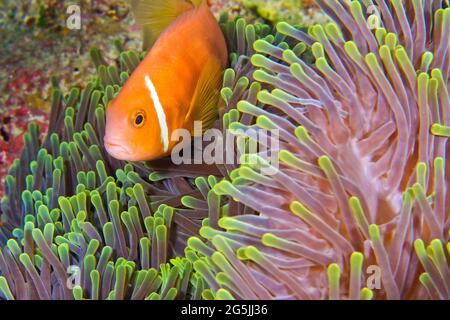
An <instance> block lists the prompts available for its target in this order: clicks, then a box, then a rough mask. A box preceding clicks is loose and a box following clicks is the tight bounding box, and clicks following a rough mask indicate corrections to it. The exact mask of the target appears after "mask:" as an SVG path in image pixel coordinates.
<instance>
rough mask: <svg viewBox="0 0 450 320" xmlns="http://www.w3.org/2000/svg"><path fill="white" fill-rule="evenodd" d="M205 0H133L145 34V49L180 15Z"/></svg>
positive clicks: (132, 8) (132, 6)
mask: <svg viewBox="0 0 450 320" xmlns="http://www.w3.org/2000/svg"><path fill="white" fill-rule="evenodd" d="M203 1H204V0H194V1H190V0H131V10H132V12H133V14H134V17H135V19H136V21H137V23H138V24H139V25H140V26H141V27H142V30H143V34H144V44H143V47H144V50H149V49H150V48H151V47H152V45H153V44H154V43H155V41H156V39H158V37H159V35H160V34H161V33H162V32H163V30H164V29H166V28H167V26H168V25H169V24H170V23H171V22H172V21H173V20H175V19H176V18H177V17H178V16H179V15H181V14H183V13H184V12H186V11H189V10H192V9H193V8H194V5H196V3H199V4H201V3H202V2H203Z"/></svg>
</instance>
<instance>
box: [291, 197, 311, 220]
mask: <svg viewBox="0 0 450 320" xmlns="http://www.w3.org/2000/svg"><path fill="white" fill-rule="evenodd" d="M289 208H290V209H291V211H292V213H294V214H295V215H296V216H298V217H300V218H302V219H305V218H308V217H310V216H311V215H312V213H311V212H310V211H309V210H308V209H307V208H306V207H305V206H304V205H303V204H302V203H300V202H298V201H294V202H292V203H291V205H290V206H289Z"/></svg>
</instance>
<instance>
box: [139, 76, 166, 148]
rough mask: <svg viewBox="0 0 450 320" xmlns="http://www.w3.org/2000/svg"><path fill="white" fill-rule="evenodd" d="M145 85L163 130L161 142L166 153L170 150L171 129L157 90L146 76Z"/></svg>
mask: <svg viewBox="0 0 450 320" xmlns="http://www.w3.org/2000/svg"><path fill="white" fill-rule="evenodd" d="M145 84H146V85H147V88H148V90H149V91H150V96H151V97H152V100H153V104H154V106H155V110H156V114H157V115H158V122H159V127H160V128H161V140H162V141H163V146H164V152H166V151H167V150H168V149H169V129H168V128H167V121H166V114H165V112H164V109H163V107H162V105H161V101H159V97H158V93H157V92H156V88H155V86H154V85H153V82H152V80H151V79H150V77H149V76H148V75H146V76H145Z"/></svg>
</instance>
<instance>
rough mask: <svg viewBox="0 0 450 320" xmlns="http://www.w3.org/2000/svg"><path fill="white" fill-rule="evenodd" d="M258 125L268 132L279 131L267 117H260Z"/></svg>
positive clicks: (257, 120)
mask: <svg viewBox="0 0 450 320" xmlns="http://www.w3.org/2000/svg"><path fill="white" fill-rule="evenodd" d="M256 124H257V125H258V126H260V127H261V128H262V129H266V130H276V129H278V126H277V125H276V124H275V123H274V122H273V121H272V120H270V118H269V117H267V116H259V117H258V118H256Z"/></svg>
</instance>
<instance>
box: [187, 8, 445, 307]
mask: <svg viewBox="0 0 450 320" xmlns="http://www.w3.org/2000/svg"><path fill="white" fill-rule="evenodd" d="M363 2H364V1H363ZM318 4H319V5H320V6H321V8H322V9H323V10H324V11H325V12H326V13H327V14H328V15H329V16H330V17H331V18H332V19H333V21H334V22H333V23H329V24H327V25H325V26H321V25H315V26H313V27H311V28H310V29H309V30H308V33H304V32H302V31H300V30H298V29H297V28H294V27H292V26H291V25H289V24H287V23H279V24H278V25H277V28H276V29H277V32H276V33H275V34H274V35H269V36H267V37H265V38H264V39H260V40H257V41H256V42H255V43H254V45H253V47H254V49H255V51H256V53H255V54H254V55H253V56H252V57H251V64H252V65H253V66H254V67H255V68H257V70H256V71H255V72H254V73H253V79H254V80H255V81H256V82H254V83H253V84H252V86H258V84H260V85H259V86H260V87H262V88H263V90H261V91H259V92H258V93H257V96H256V98H257V99H255V100H253V101H251V100H250V101H249V100H248V99H246V97H242V99H243V100H242V101H240V102H238V103H237V110H233V113H234V115H233V119H234V120H233V121H234V122H233V121H229V122H231V123H229V128H230V130H232V131H234V132H238V129H241V130H240V134H241V135H244V136H246V130H247V129H253V130H250V132H255V131H258V130H259V131H262V130H273V129H277V130H279V132H280V135H279V136H280V146H279V149H278V150H277V151H278V155H279V157H278V160H279V163H277V162H271V161H267V160H266V158H265V154H260V153H257V152H256V153H255V152H253V153H247V154H245V155H244V156H243V161H244V163H243V164H242V165H241V166H240V167H239V168H237V169H235V170H234V171H232V172H231V174H230V181H229V180H223V181H221V182H219V183H218V184H216V185H215V186H214V188H213V192H214V193H216V194H218V195H221V196H222V197H229V198H231V199H233V200H234V201H238V202H239V203H240V204H241V206H244V207H246V208H251V209H253V210H255V211H256V212H257V213H258V214H256V215H254V214H238V212H229V213H228V214H227V216H224V217H223V218H221V219H220V220H219V221H218V225H219V228H213V227H211V226H208V225H206V226H204V227H203V228H202V229H201V230H200V235H201V236H202V237H203V238H205V239H207V242H206V243H203V242H201V243H202V244H201V243H200V240H201V239H200V238H192V239H190V240H189V241H188V244H189V246H190V247H191V248H193V249H195V250H197V251H198V252H199V253H201V254H203V255H204V256H205V259H204V260H203V263H204V264H205V266H204V269H208V270H210V271H209V272H210V274H211V275H215V278H212V276H210V277H205V278H206V279H207V281H208V284H209V286H210V287H212V288H216V289H217V288H222V289H226V290H228V292H230V294H231V295H232V296H234V297H236V298H239V299H255V298H258V299H272V298H276V299H286V298H293V299H323V298H328V299H340V298H348V299H368V298H376V299H384V298H387V299H422V298H436V299H437V298H439V299H448V298H450V273H449V257H448V251H449V250H450V245H449V244H447V248H445V244H446V243H447V241H448V239H449V233H448V232H449V226H450V225H449V224H450V220H449V212H450V211H449V208H450V197H449V195H448V183H449V179H450V170H449V160H448V158H447V152H448V148H449V147H448V145H447V142H448V136H449V134H448V133H449V132H448V130H449V124H450V113H449V111H450V98H449V93H448V85H449V82H448V81H449V68H450V56H449V54H450V52H449V37H448V34H449V32H450V9H449V8H443V7H442V6H443V5H442V4H441V1H420V0H418V1H406V2H405V1H403V2H402V1H375V2H372V1H365V5H363V4H362V3H361V1H346V2H341V1H333V0H329V1H318ZM374 9H376V10H375V11H374ZM365 12H371V13H373V15H366V14H365ZM377 24H379V25H377ZM227 92H228V90H227V89H224V93H225V94H226V93H227ZM230 113H231V111H230ZM247 137H248V138H249V139H254V138H255V137H254V136H252V135H250V134H249V135H247ZM272 151H274V150H272ZM268 168H271V169H273V171H274V172H275V173H274V174H272V175H267V174H264V172H263V171H262V170H263V169H268ZM244 211H245V209H244ZM446 251H447V252H446Z"/></svg>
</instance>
